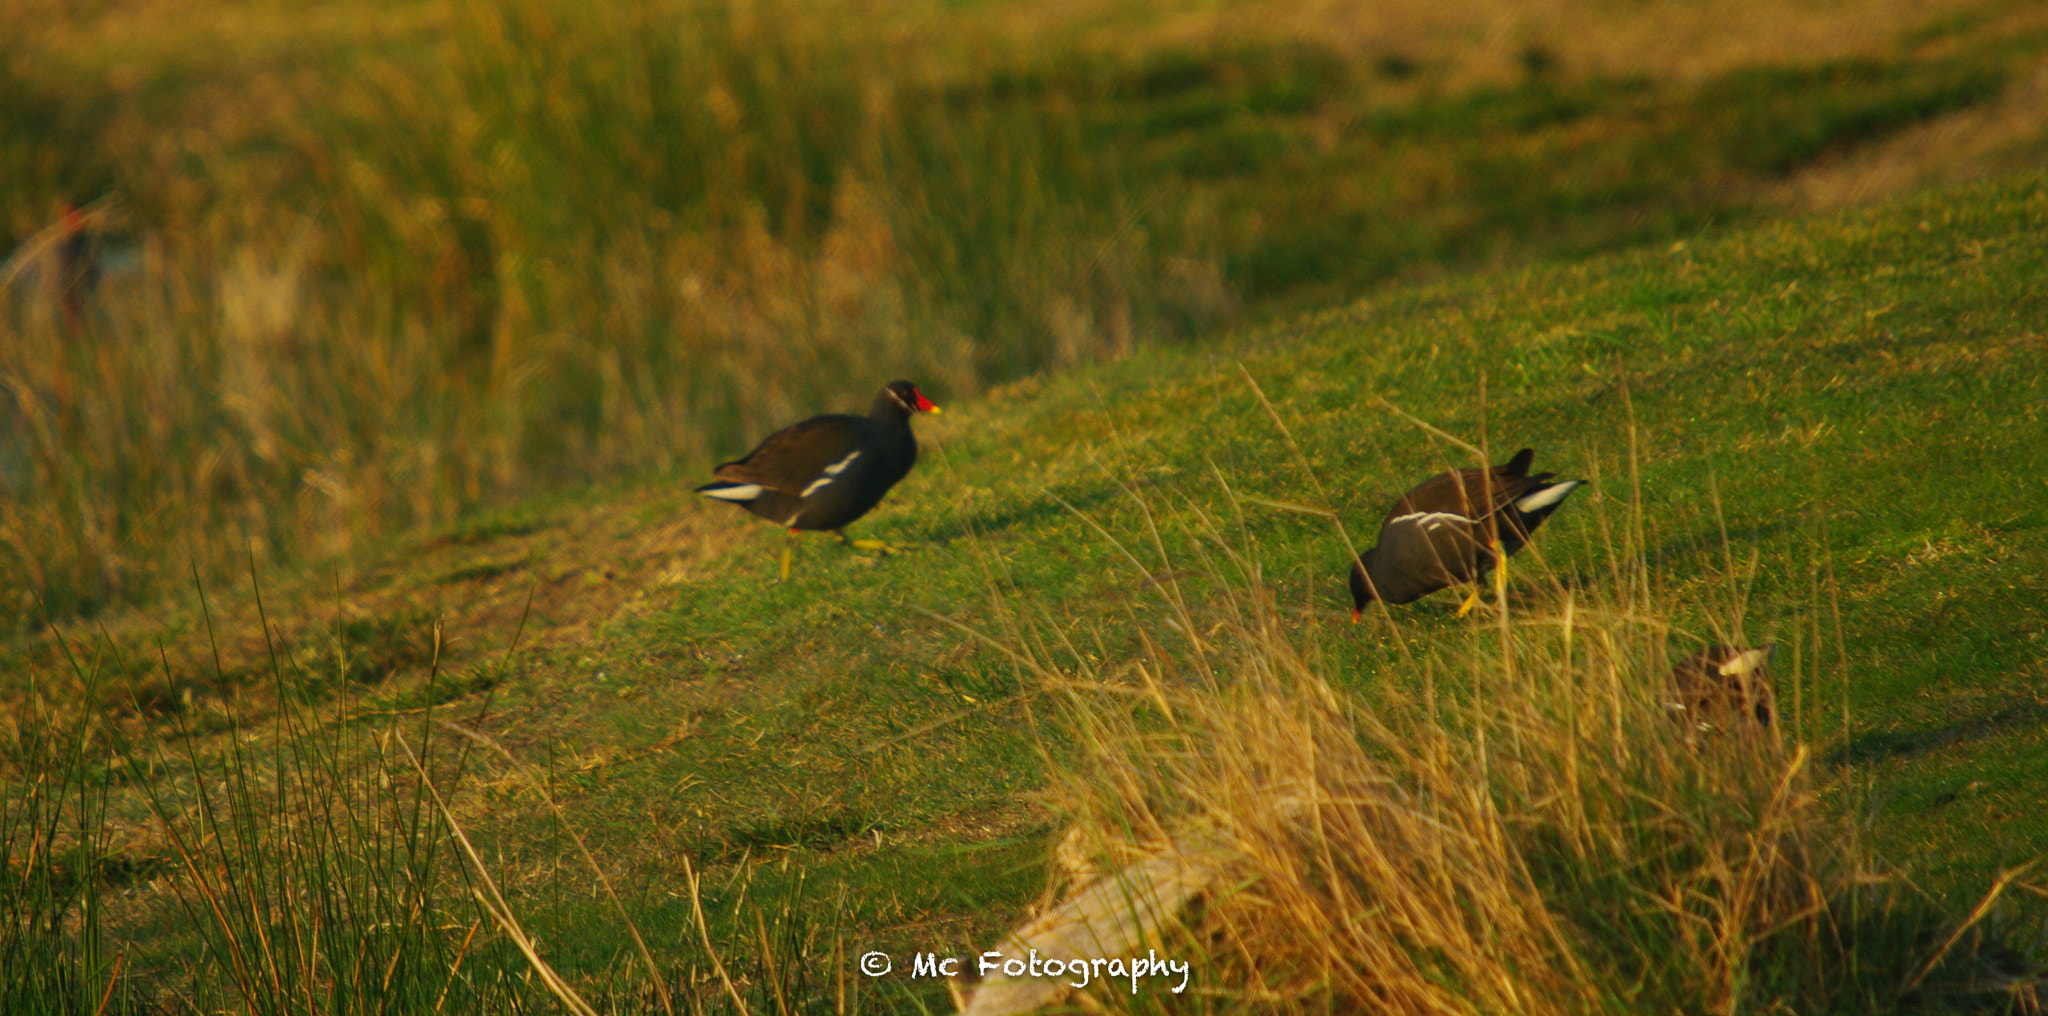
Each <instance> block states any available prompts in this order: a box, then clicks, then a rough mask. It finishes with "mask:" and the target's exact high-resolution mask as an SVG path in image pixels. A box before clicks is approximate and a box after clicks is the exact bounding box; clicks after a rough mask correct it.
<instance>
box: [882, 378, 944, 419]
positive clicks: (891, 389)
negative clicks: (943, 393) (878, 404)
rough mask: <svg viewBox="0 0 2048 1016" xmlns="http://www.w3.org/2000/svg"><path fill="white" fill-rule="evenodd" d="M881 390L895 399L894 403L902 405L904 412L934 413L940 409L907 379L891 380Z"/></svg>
mask: <svg viewBox="0 0 2048 1016" xmlns="http://www.w3.org/2000/svg"><path fill="white" fill-rule="evenodd" d="M882 392H883V393H884V394H886V395H888V396H889V397H890V398H892V399H895V400H896V404H897V405H899V406H902V407H903V411H904V412H906V413H936V412H939V411H940V410H939V407H938V404H937V403H934V402H933V401H932V400H930V399H928V398H925V397H924V393H923V392H921V391H918V390H917V386H916V385H914V384H911V383H910V382H908V381H891V382H889V384H888V386H887V387H885V388H883V389H882Z"/></svg>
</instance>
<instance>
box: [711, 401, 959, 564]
mask: <svg viewBox="0 0 2048 1016" xmlns="http://www.w3.org/2000/svg"><path fill="white" fill-rule="evenodd" d="M938 411H939V407H938V406H935V405H933V404H932V400H930V399H928V398H925V397H924V393H923V392H921V391H918V390H917V386H916V385H914V384H911V383H910V382H908V381H891V382H890V383H889V384H888V386H887V387H884V388H883V389H882V391H881V393H880V394H878V395H876V396H875V403H874V405H873V406H872V407H870V408H869V409H868V415H866V416H852V415H849V414H844V413H832V414H828V415H825V416H813V417H811V418H810V419H808V420H805V421H804V422H802V423H799V424H796V425H795V426H791V427H784V428H783V429H781V430H778V431H776V432H775V433H773V434H770V435H768V440H766V441H763V442H761V445H760V447H758V448H755V449H754V450H753V451H751V452H748V453H747V456H746V457H745V458H743V459H740V460H738V461H735V462H728V463H725V464H724V465H722V466H719V467H718V468H717V469H714V470H712V475H714V476H717V477H718V479H717V480H716V481H714V482H711V483H707V484H705V485H703V486H702V487H698V488H697V492H698V493H700V494H703V495H705V496H706V497H714V498H717V499H718V500H720V501H730V502H732V503H733V504H736V505H739V506H740V507H742V508H745V509H746V510H748V511H750V512H753V513H754V514H756V515H759V516H761V517H762V518H764V519H767V520H768V521H770V522H773V523H775V524H776V525H778V526H783V527H786V528H787V529H788V530H789V531H790V535H791V536H792V537H793V536H795V534H796V531H797V530H799V529H829V530H831V531H833V532H835V533H838V532H839V530H840V529H841V528H842V527H844V526H846V525H847V524H849V523H851V522H853V521H854V520H855V519H858V518H860V517H861V516H863V515H866V514H867V513H868V509H870V508H873V507H874V506H875V505H876V504H877V503H879V502H880V501H881V500H882V495H884V494H887V493H888V492H889V488H890V487H894V486H895V485H896V481H898V480H901V479H903V477H904V475H905V474H907V473H909V472H910V467H911V466H912V465H913V464H915V463H916V462H917V438H916V437H914V436H912V435H911V433H910V414H912V413H936V412H938ZM839 538H840V539H842V540H844V539H846V536H845V534H844V533H840V536H839ZM851 542H852V543H853V544H854V545H855V546H860V547H867V546H874V547H881V546H882V545H881V544H879V543H876V542H874V541H871V540H854V541H851ZM782 577H783V578H785V579H786V578H788V577H789V548H788V547H787V546H785V547H784V548H783V550H782Z"/></svg>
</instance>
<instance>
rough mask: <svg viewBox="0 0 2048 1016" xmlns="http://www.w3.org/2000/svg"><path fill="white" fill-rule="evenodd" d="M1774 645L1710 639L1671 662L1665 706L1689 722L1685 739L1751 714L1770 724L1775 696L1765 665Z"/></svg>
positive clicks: (1759, 723) (1762, 723)
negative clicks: (1709, 642)
mask: <svg viewBox="0 0 2048 1016" xmlns="http://www.w3.org/2000/svg"><path fill="white" fill-rule="evenodd" d="M1777 651H1778V647H1777V646H1774V645H1767V646H1762V647H1760V648H1756V649H1751V648H1747V647H1744V646H1731V645H1712V646H1708V647H1707V648H1705V649H1702V650H1700V651H1699V652H1697V653H1694V654H1692V655H1691V656H1688V657H1686V658H1685V659H1683V660H1680V661H1678V666H1676V667H1673V668H1671V691H1672V695H1673V698H1672V700H1671V701H1669V702H1667V703H1665V708H1666V709H1668V710H1669V711H1670V713H1671V717H1672V719H1674V720H1676V721H1678V722H1679V723H1680V724H1681V725H1685V726H1689V727H1691V728H1692V730H1691V731H1690V732H1689V737H1688V739H1690V735H1691V734H1704V733H1707V732H1708V731H1711V730H1713V729H1714V728H1715V727H1717V726H1719V725H1721V724H1724V723H1727V722H1728V721H1730V720H1733V721H1735V722H1737V723H1741V722H1743V721H1745V720H1749V719H1754V720H1755V721H1756V725H1757V726H1758V727H1769V726H1770V725H1771V714H1772V712H1773V710H1774V707H1775V706H1776V705H1777V698H1776V696H1774V695H1773V694H1772V693H1771V679H1770V675H1768V674H1766V673H1764V668H1765V667H1766V666H1768V665H1769V664H1770V662H1771V657H1772V656H1773V655H1774V654H1776V653H1777Z"/></svg>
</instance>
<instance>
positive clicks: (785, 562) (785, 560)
mask: <svg viewBox="0 0 2048 1016" xmlns="http://www.w3.org/2000/svg"><path fill="white" fill-rule="evenodd" d="M794 550H796V530H794V529H792V530H790V531H789V539H787V540H785V541H783V543H782V581H784V582H788V581H789V557H790V553H791V552H792V551H794Z"/></svg>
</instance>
